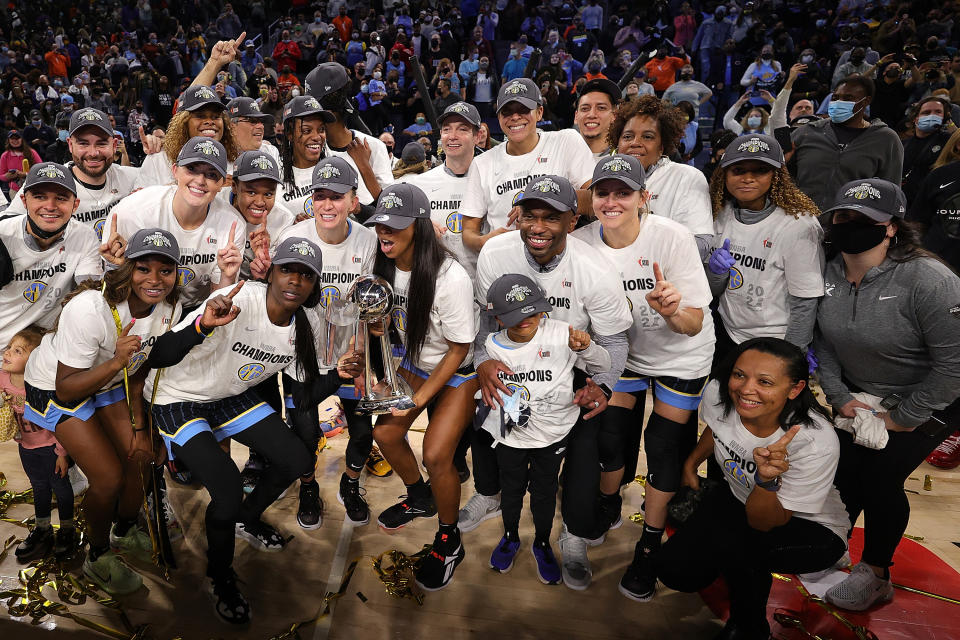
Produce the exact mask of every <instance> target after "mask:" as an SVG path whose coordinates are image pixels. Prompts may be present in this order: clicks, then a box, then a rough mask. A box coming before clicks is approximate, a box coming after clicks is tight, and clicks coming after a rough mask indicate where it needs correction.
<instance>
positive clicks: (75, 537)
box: [53, 526, 80, 562]
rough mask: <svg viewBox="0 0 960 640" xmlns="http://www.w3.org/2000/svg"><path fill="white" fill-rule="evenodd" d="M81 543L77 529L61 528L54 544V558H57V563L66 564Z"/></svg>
mask: <svg viewBox="0 0 960 640" xmlns="http://www.w3.org/2000/svg"><path fill="white" fill-rule="evenodd" d="M79 542H80V535H79V534H78V533H77V528H76V527H64V526H61V527H60V529H58V530H57V534H56V536H55V542H54V543H53V557H54V558H56V560H57V562H66V561H67V560H69V559H70V558H71V557H72V556H73V555H74V552H75V551H76V550H77V545H78V543H79Z"/></svg>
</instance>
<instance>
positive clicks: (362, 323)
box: [346, 275, 416, 415]
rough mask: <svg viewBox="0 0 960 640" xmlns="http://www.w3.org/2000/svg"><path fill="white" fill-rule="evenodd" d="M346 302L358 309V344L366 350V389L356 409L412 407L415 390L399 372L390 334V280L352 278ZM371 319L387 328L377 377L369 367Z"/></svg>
mask: <svg viewBox="0 0 960 640" xmlns="http://www.w3.org/2000/svg"><path fill="white" fill-rule="evenodd" d="M346 299H347V304H349V305H352V308H353V310H355V313H356V316H355V317H356V319H357V328H356V333H355V336H356V338H355V340H356V348H357V349H358V350H361V349H362V351H363V354H364V374H363V382H364V390H365V393H364V395H363V397H362V398H361V399H360V402H359V403H358V404H357V413H360V414H372V415H380V414H384V413H390V409H392V408H394V407H396V408H397V409H412V408H414V407H415V406H416V404H414V402H413V391H412V390H411V389H410V385H409V384H407V381H406V380H404V379H403V378H401V377H400V376H398V375H397V370H396V368H395V367H394V364H393V349H392V348H391V345H390V339H389V338H388V337H387V331H386V329H387V327H388V320H389V318H390V312H391V310H392V309H393V287H391V286H390V283H389V282H387V281H386V280H384V279H383V278H381V277H380V276H375V275H366V276H360V277H359V278H357V279H356V280H354V281H353V284H351V285H350V289H349V290H348V291H347V295H346ZM371 322H380V323H382V324H383V327H384V332H383V335H381V336H380V351H381V356H382V358H383V379H382V380H381V379H377V377H376V376H375V374H374V372H373V371H371V369H370V350H369V349H367V348H366V346H367V335H368V325H369V323H371Z"/></svg>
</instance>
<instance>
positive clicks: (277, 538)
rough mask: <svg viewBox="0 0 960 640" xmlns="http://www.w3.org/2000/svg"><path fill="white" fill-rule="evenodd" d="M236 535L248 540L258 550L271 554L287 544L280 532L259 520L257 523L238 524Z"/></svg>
mask: <svg viewBox="0 0 960 640" xmlns="http://www.w3.org/2000/svg"><path fill="white" fill-rule="evenodd" d="M234 534H235V535H236V537H238V538H240V539H241V540H246V541H247V542H249V543H250V544H251V545H253V546H254V547H256V548H257V549H260V550H261V551H269V552H271V553H273V552H276V551H280V550H281V549H283V547H284V546H286V544H287V542H286V540H284V539H283V536H281V535H280V532H279V531H277V530H276V529H274V528H273V527H271V526H270V525H269V524H267V523H266V522H264V521H263V520H257V521H256V522H238V523H237V527H236V529H235V531H234Z"/></svg>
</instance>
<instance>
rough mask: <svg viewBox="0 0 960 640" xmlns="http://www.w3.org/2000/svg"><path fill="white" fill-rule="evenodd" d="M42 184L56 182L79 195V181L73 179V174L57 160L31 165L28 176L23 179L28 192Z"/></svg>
mask: <svg viewBox="0 0 960 640" xmlns="http://www.w3.org/2000/svg"><path fill="white" fill-rule="evenodd" d="M41 184H55V185H58V186H61V187H63V188H64V189H66V190H67V191H69V192H70V193H72V194H73V195H77V183H76V182H74V180H73V174H72V173H70V170H69V169H67V168H66V167H65V166H63V165H62V164H57V163H56V162H41V163H39V164H35V165H33V166H32V167H30V171H29V172H28V173H27V178H26V180H24V181H23V192H24V193H26V192H27V191H29V190H30V189H32V188H33V187H36V186H37V185H41Z"/></svg>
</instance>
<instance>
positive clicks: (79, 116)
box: [69, 107, 113, 137]
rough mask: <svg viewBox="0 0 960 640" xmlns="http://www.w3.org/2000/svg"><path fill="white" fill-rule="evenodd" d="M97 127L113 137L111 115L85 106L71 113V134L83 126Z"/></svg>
mask: <svg viewBox="0 0 960 640" xmlns="http://www.w3.org/2000/svg"><path fill="white" fill-rule="evenodd" d="M86 126H92V127H97V128H98V129H100V130H101V131H103V132H104V133H106V134H107V135H108V136H110V137H113V126H112V125H111V124H110V117H109V116H108V115H107V114H105V113H104V112H103V111H100V110H99V109H93V108H90V107H85V108H83V109H78V110H77V111H74V112H73V113H72V114H70V127H69V130H70V135H71V136H72V135H73V134H74V133H76V132H77V130H78V129H81V128H82V127H86Z"/></svg>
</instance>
